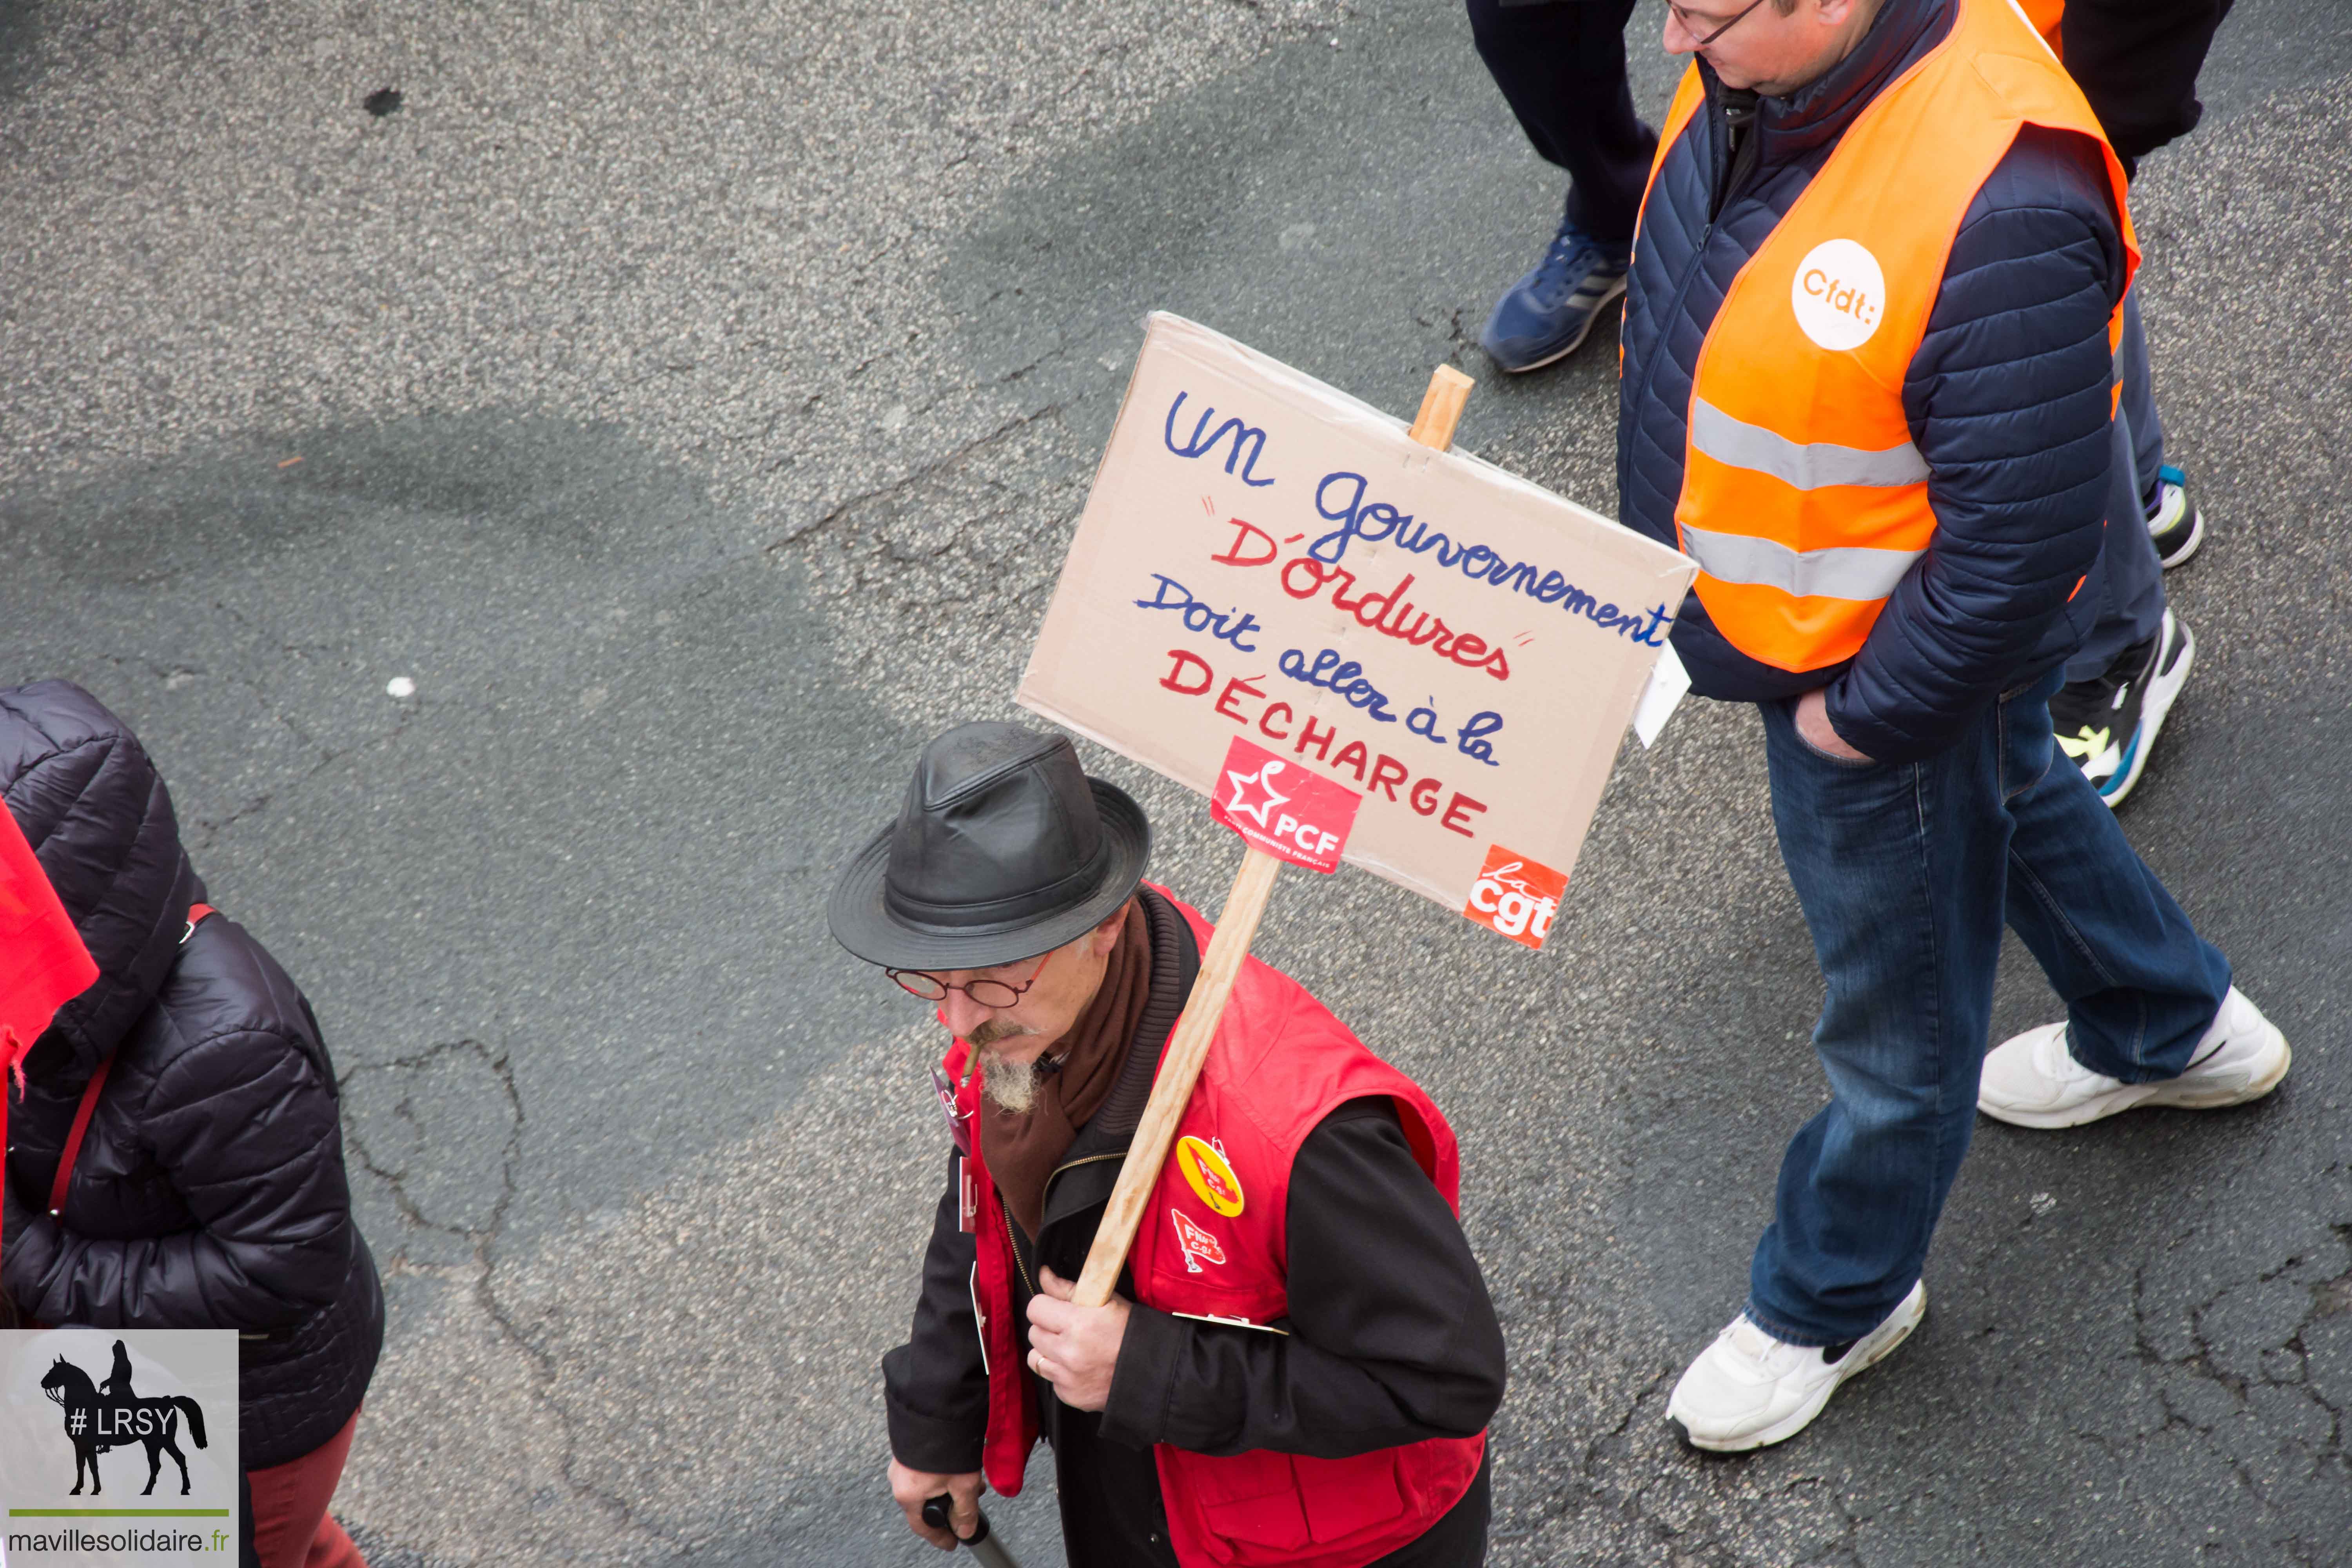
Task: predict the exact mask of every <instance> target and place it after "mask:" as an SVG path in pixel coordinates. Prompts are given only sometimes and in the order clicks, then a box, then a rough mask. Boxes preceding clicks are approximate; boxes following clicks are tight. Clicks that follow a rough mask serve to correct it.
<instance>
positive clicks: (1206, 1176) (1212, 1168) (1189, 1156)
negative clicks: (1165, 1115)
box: [1176, 1136, 1247, 1219]
mask: <svg viewBox="0 0 2352 1568" xmlns="http://www.w3.org/2000/svg"><path fill="white" fill-rule="evenodd" d="M1176 1168H1177V1169H1178V1170H1180V1171H1181V1172H1183V1173H1184V1180H1185V1182H1186V1183H1187V1184H1190V1185H1191V1187H1192V1191H1193V1192H1194V1193H1196V1194H1199V1195H1200V1199H1201V1201H1202V1203H1204V1204H1206V1205H1209V1206H1210V1207H1211V1208H1213V1209H1214V1210H1216V1211H1217V1212H1218V1213H1219V1214H1221V1215H1224V1216H1225V1217H1226V1218H1227V1219H1231V1218H1233V1217H1234V1215H1237V1214H1239V1213H1241V1212H1242V1207H1243V1205H1244V1203H1245V1202H1247V1199H1246V1198H1245V1197H1244V1195H1243V1193H1242V1179H1241V1178H1240V1177H1239V1176H1237V1175H1235V1174H1234V1167H1233V1163H1232V1162H1231V1161H1229V1160H1227V1159H1226V1158H1225V1152H1224V1151H1223V1149H1220V1148H1218V1147H1217V1146H1216V1145H1215V1144H1213V1143H1211V1142H1207V1141H1206V1140H1204V1139H1200V1138H1193V1137H1189V1136H1188V1137H1183V1138H1179V1139H1178V1140H1176Z"/></svg>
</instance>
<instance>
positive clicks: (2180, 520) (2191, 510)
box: [2147, 463, 2205, 572]
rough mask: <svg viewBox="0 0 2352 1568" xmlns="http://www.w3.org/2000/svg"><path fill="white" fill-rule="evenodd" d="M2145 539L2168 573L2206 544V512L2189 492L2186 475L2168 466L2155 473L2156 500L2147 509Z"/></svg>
mask: <svg viewBox="0 0 2352 1568" xmlns="http://www.w3.org/2000/svg"><path fill="white" fill-rule="evenodd" d="M2147 533H2148V537H2149V538H2150V539H2152V540H2154V541H2155V542H2156V558H2157V559H2158V561H2160V562H2162V563H2164V569H2165V570H2166V571H2167V572H2169V571H2171V570H2172V569H2173V568H2174V567H2175V566H2178V565H2179V564H2181V563H2183V562H2185V561H2187V560H2188V559H2189V557H2190V556H2192V555H2194V554H2196V553H2197V547H2198V546H2199V545H2200V544H2202V543H2204V542H2205V509H2204V508H2202V507H2200V506H2199V505H2198V504H2197V501H2196V498H2194V497H2193V496H2191V495H2190V494H2189V476H2188V475H2187V474H2184V473H2182V472H2181V471H2180V470H2179V468H2174V467H2173V466H2172V465H2171V464H2169V463H2168V464H2166V465H2165V466H2164V467H2163V468H2158V469H2157V470H2156V500H2154V501H2152V502H2150V503H2149V505H2148V509H2147Z"/></svg>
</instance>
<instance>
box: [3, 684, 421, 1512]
mask: <svg viewBox="0 0 2352 1568" xmlns="http://www.w3.org/2000/svg"><path fill="white" fill-rule="evenodd" d="M0 798H5V801H6V804H7V808H8V811H9V814H10V815H11V816H14V817H15V818H16V826H18V827H19V828H21V829H22V830H23V832H24V835H25V838H26V842H27V843H29V844H31V846H32V847H33V851H34V853H35V855H37V857H38V858H39V859H40V862H41V868H42V869H43V870H44V871H46V872H47V874H48V878H49V881H50V884H51V885H52V886H54V887H55V888H56V889H57V891H58V899H59V900H60V901H61V902H63V904H64V905H65V909H66V912H67V913H68V915H70V916H71V917H72V918H73V922H74V925H75V928H76V929H77V930H78V931H79V932H80V933H81V939H82V942H83V944H84V945H85V946H87V947H88V948H89V954H90V957H91V958H92V959H94V960H95V961H96V962H97V963H98V967H99V979H98V981H97V983H96V984H93V985H92V986H91V987H90V988H89V990H88V991H85V992H84V993H82V994H81V995H79V996H78V997H76V998H74V1000H72V1001H71V1002H68V1003H67V1004H66V1005H65V1006H64V1007H62V1008H60V1009H59V1010H58V1016H57V1018H56V1020H55V1021H54V1022H53V1023H51V1025H50V1026H49V1027H48V1028H47V1030H46V1031H44V1032H43V1034H42V1036H41V1037H40V1039H39V1040H38V1041H37V1042H36V1043H35V1045H34V1047H33V1049H32V1052H31V1054H30V1055H29V1056H27V1057H26V1061H25V1076H26V1090H25V1095H24V1098H23V1099H22V1100H19V1101H17V1102H16V1104H14V1105H13V1106H12V1107H11V1110H10V1115H9V1119H8V1133H9V1137H10V1139H11V1141H12V1142H11V1145H10V1147H9V1150H8V1156H7V1166H6V1173H7V1181H6V1203H5V1225H6V1227H7V1235H6V1240H5V1246H0V1266H5V1271H6V1279H5V1287H6V1289H7V1291H8V1294H9V1295H10V1296H11V1297H12V1298H13V1299H14V1300H15V1301H16V1305H17V1306H18V1308H19V1309H21V1310H23V1311H24V1312H25V1313H26V1315H27V1316H29V1317H32V1318H36V1319H38V1320H40V1321H44V1322H50V1323H72V1324H81V1325H88V1326H90V1327H94V1328H109V1329H110V1328H144V1329H236V1330H238V1331H240V1332H242V1333H243V1334H244V1335H245V1336H246V1337H245V1338H244V1339H243V1340H241V1341H240V1342H239V1349H240V1355H239V1358H238V1384H239V1395H240V1403H239V1407H238V1413H237V1414H238V1427H237V1445H238V1458H239V1460H240V1462H241V1463H242V1464H243V1465H244V1467H245V1468H247V1469H261V1468H268V1467H269V1466H271V1465H278V1464H284V1463H286V1462H287V1461H288V1460H290V1459H297V1458H301V1457H302V1456H303V1455H305V1454H307V1453H309V1452H310V1450H312V1449H313V1448H316V1447H319V1446H320V1444H322V1443H324V1442H325V1441H326V1440H327V1439H328V1438H330V1437H331V1436H334V1435H335V1433H336V1432H337V1431H339V1430H340V1429H341V1427H342V1425H343V1423H344V1422H345V1421H347V1420H349V1419H350V1418H351V1415H352V1412H353V1411H354V1410H356V1409H358V1408H359V1403H360V1397H361V1395H362V1394H365V1393H366V1391H367V1384H368V1378H369V1376H370V1375H371V1374H372V1373H373V1372H374V1370H375V1363H376V1354H377V1352H378V1351H379V1350H380V1349H381V1348H382V1346H383V1291H382V1289H381V1288H380V1287H379V1285H378V1283H377V1280H376V1272H375V1263H374V1260H373V1258H370V1257H369V1255H368V1249H367V1244H366V1243H365V1242H363V1241H362V1240H361V1239H360V1233H359V1229H358V1227H357V1226H355V1225H354V1224H353V1223H352V1202H351V1193H350V1190H349V1188H348V1186H347V1185H346V1184H345V1181H344V1176H343V1144H342V1130H341V1122H340V1120H339V1114H338V1101H337V1097H336V1089H335V1073H334V1068H333V1067H332V1066H331V1064H330V1062H329V1061H328V1058H327V1051H326V1047H325V1045H324V1044H323V1043H322V1042H321V1041H320V1037H319V1025H318V1020H317V1019H316V1018H314V1017H313V1016H311V1013H310V1003H308V1002H307V1001H305V1000H304V999H303V996H302V993H301V992H300V991H299V990H298V989H296V988H295V985H294V983H293V982H292V981H291V980H289V979H288V978H287V976H286V972H285V971H284V970H282V969H280V968H279V967H278V963H277V961H276V960H274V959H272V958H271V957H270V956H269V954H268V952H264V951H263V949H262V946H261V944H260V943H259V942H256V941H254V940H253V938H252V937H251V936H250V935H248V934H247V932H246V931H245V929H244V928H243V927H242V926H239V925H238V924H237V923H236V921H233V920H230V919H228V918H227V917H226V916H225V915H215V916H213V917H212V918H211V919H209V920H207V921H205V922H204V923H203V924H202V925H200V926H198V927H197V928H196V929H195V931H194V933H193V934H191V935H188V937H187V939H186V941H185V942H184V943H183V942H182V940H181V939H182V934H183V933H184V931H186V918H187V912H188V906H189V905H190V904H192V903H196V902H199V901H201V900H203V899H204V896H205V890H204V884H203V883H202V882H201V881H200V880H198V879H197V877H196V874H195V871H194V869H193V868H191V867H190V866H189V864H188V858H187V855H186V853H185V852H184V851H183V850H182V848H181V847H180V835H179V827H178V825H177V823H176V822H175V821H174V819H173V815H172V797H171V795H170V794H169V792H167V791H166V790H165V789H164V787H163V779H162V778H161V777H159V776H158V775H157V773H156V772H155V767H154V764H153V763H151V762H150V761H149V760H148V758H147V753H146V752H145V751H144V749H142V747H141V746H140V744H139V742H138V741H137V740H136V739H134V738H133V737H132V735H131V731H129V730H127V729H126V728H124V727H123V724H122V721H121V720H120V719H117V718H116V717H115V716H114V715H113V714H111V713H110V712H108V711H107V710H106V709H105V708H104V707H103V706H101V705H100V703H99V701H98V700H97V699H96V698H94V697H92V696H90V695H89V693H88V692H87V691H84V690H82V689H80V688H79V687H78V686H73V685H69V684H68V683H67V682H65V681H62V680H49V681H43V682H41V683H39V684H38V685H34V686H25V687H19V688H16V689H13V690H5V691H0ZM108 1058H112V1059H113V1063H114V1065H113V1067H112V1068H111V1069H110V1073H109V1076H108V1078H107V1081H106V1084H105V1087H104V1089H102V1090H101V1091H100V1097H99V1102H98V1110H97V1113H96V1115H95V1116H94V1117H92V1119H91V1121H90V1124H89V1133H88V1134H87V1136H86V1138H85V1141H84V1142H83V1143H82V1148H81V1156H80V1158H79V1160H78V1161H77V1162H76V1163H75V1165H74V1175H73V1185H72V1187H71V1189H70V1190H69V1192H68V1195H67V1198H66V1205H65V1213H64V1217H63V1219H62V1222H60V1221H55V1220H51V1219H50V1218H49V1217H48V1215H47V1203H48V1193H49V1187H50V1184H51V1183H52V1182H53V1181H54V1180H55V1178H56V1175H57V1169H58V1159H59V1157H60V1155H61V1153H62V1152H63V1150H64V1147H65V1141H66V1134H67V1131H68V1129H69V1128H70V1127H71V1125H72V1122H73V1116H74V1110H75V1109H76V1107H77V1106H78V1105H79V1103H80V1100H81V1093H82V1089H83V1088H84V1086H86V1085H87V1084H88V1083H89V1079H90V1075H91V1074H92V1073H93V1072H95V1071H96V1070H97V1068H98V1065H99V1064H100V1062H102V1061H104V1060H106V1059H108ZM10 1092H12V1093H13V1092H15V1091H14V1090H13V1089H11V1091H10Z"/></svg>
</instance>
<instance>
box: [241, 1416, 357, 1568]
mask: <svg viewBox="0 0 2352 1568" xmlns="http://www.w3.org/2000/svg"><path fill="white" fill-rule="evenodd" d="M359 1424H360V1413H359V1412H358V1411H356V1410H354V1411H352V1418H351V1419H350V1420H348V1421H346V1422H344V1423H343V1429H342V1430H341V1431H340V1432H338V1433H336V1434H335V1435H334V1436H331V1437H330V1438H328V1439H327V1440H326V1441H325V1442H324V1443H321V1444H320V1445H319V1446H318V1447H315V1448H313V1449H311V1450H310V1452H309V1453H307V1454H305V1455H303V1456H302V1457H301V1458H299V1459H295V1460H292V1461H291V1462H289V1463H287V1464H283V1465H272V1466H270V1467H269V1468H268V1469H266V1470H247V1471H246V1473H245V1479H246V1484H247V1486H249V1487H251V1488H252V1489H253V1550H254V1552H255V1553H256V1555H257V1556H258V1557H259V1558H260V1559H261V1568H367V1560H366V1559H365V1558H363V1557H362V1556H361V1555H360V1549H359V1548H358V1547H356V1546H354V1545H352V1538H351V1537H350V1536H348V1535H346V1534H344V1533H343V1527H342V1526H341V1525H340V1524H337V1523H336V1522H335V1519H334V1516H333V1515H332V1514H331V1513H329V1512H328V1511H327V1503H328V1500H330V1499H331V1498H332V1497H333V1496H334V1495H335V1483H336V1482H337V1481H339V1480H341V1479H343V1460H344V1459H345V1458H347V1457H349V1455H350V1454H351V1451H352V1432H353V1431H355V1430H357V1428H358V1426H359Z"/></svg>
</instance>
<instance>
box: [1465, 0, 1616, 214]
mask: <svg viewBox="0 0 2352 1568" xmlns="http://www.w3.org/2000/svg"><path fill="white" fill-rule="evenodd" d="M1468 4H1469V7H1470V32H1471V36H1472V37H1475V39H1476V40H1477V42H1478V58H1481V59H1483V60H1485V61H1486V72H1487V74H1488V75H1489V76H1492V77H1493V78H1494V79H1495V85H1496V87H1499V88H1501V89H1503V97H1504V99H1505V100H1507V101H1508V102H1509V104H1510V106H1511V112H1512V113H1514V114H1516V115H1517V116H1518V117H1519V127H1520V129H1522V130H1524V131H1525V132H1527V133H1528V142H1531V143H1532V144H1533V145H1534V147H1535V150H1536V151H1537V153H1539V154H1541V155H1542V156H1543V157H1544V158H1545V159H1546V160H1548V161H1549V162H1551V163H1557V164H1559V166H1560V167H1561V168H1563V169H1566V170H1567V171H1568V174H1569V187H1568V217H1569V221H1570V222H1571V223H1573V224H1575V225H1576V226H1577V227H1579V228H1580V229H1582V230H1584V231H1585V232H1586V233H1587V234H1589V235H1591V236H1592V237H1593V238H1595V239H1599V240H1604V241H1607V242H1609V243H1611V244H1615V245H1622V244H1624V243H1625V242H1626V241H1628V240H1630V239H1632V238H1633V220H1634V218H1635V217H1636V216H1639V215H1640V213H1641V209H1642V191H1643V187H1644V186H1646V185H1647V184H1649V182H1650V159H1651V157H1652V155H1653V154H1654V153H1656V151H1657V146H1658V133H1657V132H1654V131H1653V130H1651V129H1650V128H1649V127H1648V126H1646V125H1644V124H1643V123H1642V119H1641V116H1639V115H1637V114H1635V113H1634V112H1633V89H1632V87H1631V86H1630V85H1629V84H1628V83H1627V82H1626V79H1625V20H1626V18H1627V17H1629V16H1632V15H1633V6H1634V4H1635V0H1468Z"/></svg>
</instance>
